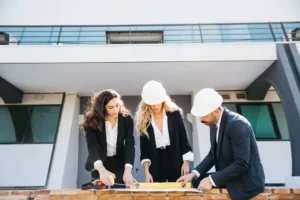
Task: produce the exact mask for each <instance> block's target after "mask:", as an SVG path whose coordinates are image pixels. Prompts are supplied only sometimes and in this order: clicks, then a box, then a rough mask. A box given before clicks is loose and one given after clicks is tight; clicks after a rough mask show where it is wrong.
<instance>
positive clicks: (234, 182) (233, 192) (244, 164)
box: [196, 107, 265, 200]
mask: <svg viewBox="0 0 300 200" xmlns="http://www.w3.org/2000/svg"><path fill="white" fill-rule="evenodd" d="M215 140H216V126H214V127H211V129H210V143H211V149H210V151H209V153H208V155H207V156H206V157H205V158H204V160H203V161H202V162H201V163H200V164H199V165H198V166H197V167H196V170H197V171H198V172H199V173H200V175H203V174H206V173H207V172H208V171H209V170H210V169H211V168H212V167H213V166H214V165H215V167H216V172H215V173H212V174H211V177H212V179H213V181H214V183H215V184H216V186H217V187H220V186H223V185H225V186H226V188H227V190H228V193H229V195H230V197H231V198H232V199H233V200H245V199H251V198H253V197H254V196H256V195H258V194H259V193H261V192H263V191H264V187H265V186H264V183H265V174H264V170H263V166H262V164H261V160H260V156H259V152H258V148H257V144H256V139H255V136H254V133H253V130H252V127H251V124H250V123H249V122H248V120H247V119H245V118H244V117H243V116H241V115H239V114H237V113H234V112H231V111H229V110H228V109H226V108H225V107H224V112H223V115H222V118H221V123H220V130H219V135H218V142H217V147H216V148H215ZM214 149H215V150H214Z"/></svg>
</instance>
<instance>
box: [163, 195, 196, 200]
mask: <svg viewBox="0 0 300 200" xmlns="http://www.w3.org/2000/svg"><path fill="white" fill-rule="evenodd" d="M165 200H202V197H200V196H169V197H167V198H166V199H165Z"/></svg>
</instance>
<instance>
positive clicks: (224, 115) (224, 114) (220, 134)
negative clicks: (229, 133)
mask: <svg viewBox="0 0 300 200" xmlns="http://www.w3.org/2000/svg"><path fill="white" fill-rule="evenodd" d="M223 108H224V111H223V114H222V118H221V123H220V128H219V136H218V143H217V158H219V154H220V150H221V143H222V141H223V136H224V130H225V126H226V120H227V116H228V111H227V109H226V108H225V107H223ZM215 135H216V134H215Z"/></svg>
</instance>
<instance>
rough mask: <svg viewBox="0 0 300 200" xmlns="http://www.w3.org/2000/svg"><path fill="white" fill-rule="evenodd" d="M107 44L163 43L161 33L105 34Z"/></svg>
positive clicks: (123, 32)
mask: <svg viewBox="0 0 300 200" xmlns="http://www.w3.org/2000/svg"><path fill="white" fill-rule="evenodd" d="M106 39H107V44H157V43H163V32H162V31H153V32H148V31H147V32H143V31H133V32H127V31H122V32H107V33H106Z"/></svg>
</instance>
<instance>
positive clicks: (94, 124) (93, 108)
mask: <svg viewBox="0 0 300 200" xmlns="http://www.w3.org/2000/svg"><path fill="white" fill-rule="evenodd" d="M114 98H118V99H119V102H120V111H119V113H120V114H121V115H122V116H128V115H130V111H129V110H128V109H127V108H126V107H125V105H124V102H123V101H122V99H121V96H120V95H119V94H118V93H117V92H116V91H115V90H112V89H106V90H103V91H101V92H99V93H97V94H95V95H94V96H92V97H91V100H90V106H89V108H88V109H87V110H86V113H85V119H84V121H83V122H82V123H81V128H82V129H83V131H84V134H85V135H86V130H87V129H88V128H92V129H98V130H100V131H102V129H103V127H104V123H105V116H106V109H105V106H106V104H107V103H108V102H109V101H110V100H112V99H114Z"/></svg>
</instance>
